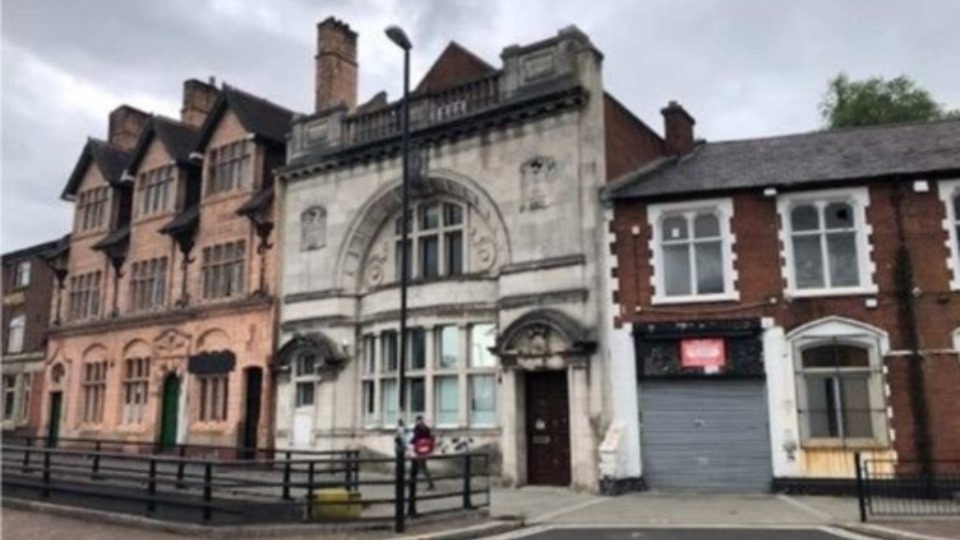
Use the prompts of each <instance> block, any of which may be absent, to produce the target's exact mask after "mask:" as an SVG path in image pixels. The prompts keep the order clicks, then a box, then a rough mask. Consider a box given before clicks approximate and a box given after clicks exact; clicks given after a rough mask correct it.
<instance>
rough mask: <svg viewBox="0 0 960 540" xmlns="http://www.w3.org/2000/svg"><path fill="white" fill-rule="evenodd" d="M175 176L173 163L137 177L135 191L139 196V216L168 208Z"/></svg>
mask: <svg viewBox="0 0 960 540" xmlns="http://www.w3.org/2000/svg"><path fill="white" fill-rule="evenodd" d="M175 177H176V168H175V167H174V166H173V165H168V166H165V167H160V168H158V169H153V170H150V171H146V172H144V173H141V174H140V177H139V178H138V179H137V192H138V194H139V198H140V204H139V211H140V215H141V216H148V215H150V214H158V213H161V212H165V211H167V210H169V209H170V200H171V199H172V198H173V197H172V191H173V187H172V186H173V180H174V178H175Z"/></svg>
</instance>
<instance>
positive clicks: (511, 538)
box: [490, 523, 940, 540]
mask: <svg viewBox="0 0 960 540" xmlns="http://www.w3.org/2000/svg"><path fill="white" fill-rule="evenodd" d="M876 528H877V529H882V527H876ZM571 529H586V530H599V529H605V530H611V529H622V530H627V529H637V533H635V534H633V535H631V536H633V537H634V538H642V537H643V536H644V534H643V532H641V531H643V530H660V531H664V530H671V529H678V530H683V529H686V530H691V529H692V530H760V531H820V532H822V533H824V534H829V535H832V536H835V537H837V538H844V539H846V540H877V538H876V537H873V536H865V535H863V534H858V533H855V532H852V531H847V530H844V529H840V528H837V527H830V526H817V525H799V524H790V525H775V524H768V525H756V524H750V525H746V524H736V523H717V524H706V523H697V524H691V525H652V524H646V523H643V524H639V523H638V524H624V523H617V524H612V523H611V524H606V523H578V524H574V523H564V524H558V525H536V526H534V527H529V528H526V529H521V530H519V531H513V532H509V533H505V534H501V535H497V536H493V537H491V538H490V540H517V539H521V538H529V537H531V536H534V535H537V534H540V533H545V532H550V531H562V530H571ZM637 534H639V535H640V536H637ZM917 538H918V539H930V538H931V537H925V536H920V535H917ZM935 540H940V539H935Z"/></svg>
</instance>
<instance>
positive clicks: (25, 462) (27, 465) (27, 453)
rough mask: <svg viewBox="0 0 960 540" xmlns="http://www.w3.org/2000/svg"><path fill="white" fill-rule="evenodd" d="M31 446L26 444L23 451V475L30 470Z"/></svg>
mask: <svg viewBox="0 0 960 540" xmlns="http://www.w3.org/2000/svg"><path fill="white" fill-rule="evenodd" d="M28 440H29V438H28ZM32 446H33V445H32V444H29V443H28V444H27V447H26V449H25V450H24V451H23V472H24V473H26V472H27V470H28V469H29V468H30V448H31V447H32Z"/></svg>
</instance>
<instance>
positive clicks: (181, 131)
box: [126, 115, 197, 173]
mask: <svg viewBox="0 0 960 540" xmlns="http://www.w3.org/2000/svg"><path fill="white" fill-rule="evenodd" d="M154 137H156V139H157V140H158V141H160V144H162V145H163V148H164V149H165V150H166V151H167V153H168V154H169V155H170V157H171V158H173V159H174V160H175V161H177V162H178V163H187V162H188V161H189V160H190V152H192V151H193V144H194V141H196V137H197V130H196V128H194V127H193V126H190V125H187V124H184V123H183V122H178V121H176V120H173V119H172V118H167V117H165V116H159V115H153V116H152V117H151V118H150V121H149V122H148V123H147V125H146V126H145V127H144V128H143V131H141V132H140V138H139V139H138V140H137V146H136V147H135V148H134V150H133V154H132V155H131V156H130V161H129V163H127V166H126V170H127V171H128V172H130V173H134V172H136V170H137V167H138V166H139V165H140V160H142V159H143V158H144V156H146V155H147V149H148V148H150V143H151V142H152V141H153V139H154Z"/></svg>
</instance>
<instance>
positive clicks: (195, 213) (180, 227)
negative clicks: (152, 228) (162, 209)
mask: <svg viewBox="0 0 960 540" xmlns="http://www.w3.org/2000/svg"><path fill="white" fill-rule="evenodd" d="M199 222H200V206H199V205H196V204H195V205H193V206H191V207H190V208H187V209H186V210H184V211H183V212H180V213H179V214H177V215H176V216H174V218H173V219H171V220H170V221H168V222H167V224H166V225H164V226H163V227H161V228H160V229H158V230H157V232H159V233H161V234H169V235H171V236H176V235H178V234H180V233H183V232H187V231H189V230H191V229H192V228H193V227H196V226H197V224H198V223H199Z"/></svg>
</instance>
